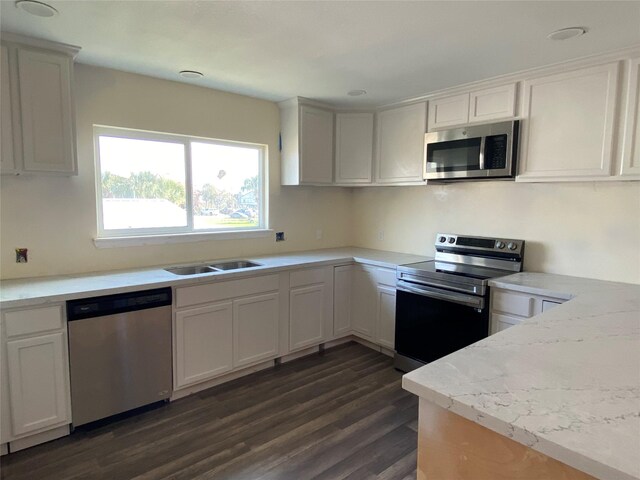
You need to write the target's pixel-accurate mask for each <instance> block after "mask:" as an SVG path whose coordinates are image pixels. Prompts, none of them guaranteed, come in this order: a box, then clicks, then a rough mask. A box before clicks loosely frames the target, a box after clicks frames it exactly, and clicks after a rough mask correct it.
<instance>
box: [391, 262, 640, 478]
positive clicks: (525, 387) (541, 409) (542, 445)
mask: <svg viewBox="0 0 640 480" xmlns="http://www.w3.org/2000/svg"><path fill="white" fill-rule="evenodd" d="M490 285H491V286H493V287H499V288H507V289H510V290H516V291H521V292H525V293H532V294H537V295H544V296H549V297H555V298H561V299H567V300H569V301H567V302H566V303H563V304H562V305H560V306H558V307H555V308H553V309H552V310H549V311H547V312H545V313H543V314H540V315H537V316H535V317H533V318H531V319H528V320H525V321H524V322H523V323H522V324H520V325H517V326H514V327H511V328H509V329H507V330H504V331H502V332H499V333H498V334H496V335H492V336H490V337H489V338H486V339H484V340H481V341H479V342H477V343H475V344H473V345H470V346H469V347H466V348H464V349H462V350H459V351H458V352H455V353H453V354H451V355H448V356H446V357H443V358H441V359H439V360H437V361H435V362H432V363H430V364H428V365H426V366H424V367H422V368H419V369H417V370H414V371H413V372H411V373H408V374H407V375H405V376H404V377H403V386H404V388H405V389H407V390H409V391H410V392H412V393H415V394H416V395H419V396H420V397H422V398H424V399H426V400H428V401H431V402H433V403H435V404H437V405H439V406H441V407H443V408H446V409H448V410H450V411H452V412H454V413H456V414H458V415H461V416H462V417H465V418H467V419H469V420H471V421H474V422H476V423H478V424H480V425H483V426H485V427H487V428H489V429H491V430H493V431H495V432H497V433H499V434H502V435H505V436H507V437H510V438H512V439H513V440H515V441H518V442H520V443H522V444H524V445H527V446H529V447H531V448H532V449H534V450H537V451H539V452H542V453H544V454H545V455H548V456H550V457H552V458H555V459H557V460H559V461H561V462H563V463H566V464H568V465H570V466H572V467H574V468H576V469H578V470H582V471H584V472H586V473H588V474H590V475H593V476H595V477H597V478H603V479H607V480H609V479H610V480H615V479H625V480H628V479H640V285H632V284H623V283H614V282H604V281H597V280H590V279H582V278H577V277H568V276H562V275H552V274H542V273H518V274H515V275H510V276H507V277H502V278H500V279H497V280H493V281H491V282H490Z"/></svg>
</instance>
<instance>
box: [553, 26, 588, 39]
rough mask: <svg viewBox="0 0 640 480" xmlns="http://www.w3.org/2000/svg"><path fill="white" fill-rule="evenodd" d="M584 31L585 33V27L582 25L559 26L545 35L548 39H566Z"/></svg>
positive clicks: (582, 33) (577, 35)
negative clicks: (559, 27)
mask: <svg viewBox="0 0 640 480" xmlns="http://www.w3.org/2000/svg"><path fill="white" fill-rule="evenodd" d="M585 33H587V29H586V28H584V27H569V28H561V29H560V30H556V31H555V32H551V33H550V34H549V35H547V38H548V39H550V40H568V39H570V38H573V37H579V36H580V35H584V34H585Z"/></svg>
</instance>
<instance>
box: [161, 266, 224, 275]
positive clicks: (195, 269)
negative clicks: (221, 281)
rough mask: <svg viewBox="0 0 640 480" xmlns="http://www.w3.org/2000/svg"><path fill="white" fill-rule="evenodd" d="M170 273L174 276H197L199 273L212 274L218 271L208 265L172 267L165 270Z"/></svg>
mask: <svg viewBox="0 0 640 480" xmlns="http://www.w3.org/2000/svg"><path fill="white" fill-rule="evenodd" d="M165 270H166V271H167V272H169V273H173V274H174V275H197V274H199V273H211V272H215V271H217V270H216V269H215V268H213V267H210V266H208V265H192V266H187V267H172V268H165Z"/></svg>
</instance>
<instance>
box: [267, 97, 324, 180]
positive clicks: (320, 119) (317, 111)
mask: <svg viewBox="0 0 640 480" xmlns="http://www.w3.org/2000/svg"><path fill="white" fill-rule="evenodd" d="M333 116H334V115H333V112H332V111H331V110H329V109H323V108H318V107H316V106H313V105H307V104H305V103H304V102H303V101H301V99H299V98H294V99H291V100H287V101H286V102H282V103H280V121H281V132H280V135H281V141H282V170H281V175H282V178H281V183H282V185H331V184H332V183H333Z"/></svg>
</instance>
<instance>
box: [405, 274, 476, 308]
mask: <svg viewBox="0 0 640 480" xmlns="http://www.w3.org/2000/svg"><path fill="white" fill-rule="evenodd" d="M396 288H397V289H398V290H401V291H403V292H407V293H415V294H416V295H422V296H423V297H431V298H437V299H438V300H446V301H447V302H453V303H459V304H460V305H466V306H468V307H473V308H484V298H481V297H474V296H472V295H464V294H459V293H454V292H448V291H444V290H440V289H436V288H430V287H426V286H424V285H420V286H417V285H414V284H411V283H408V282H405V281H403V280H398V282H397V284H396Z"/></svg>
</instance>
